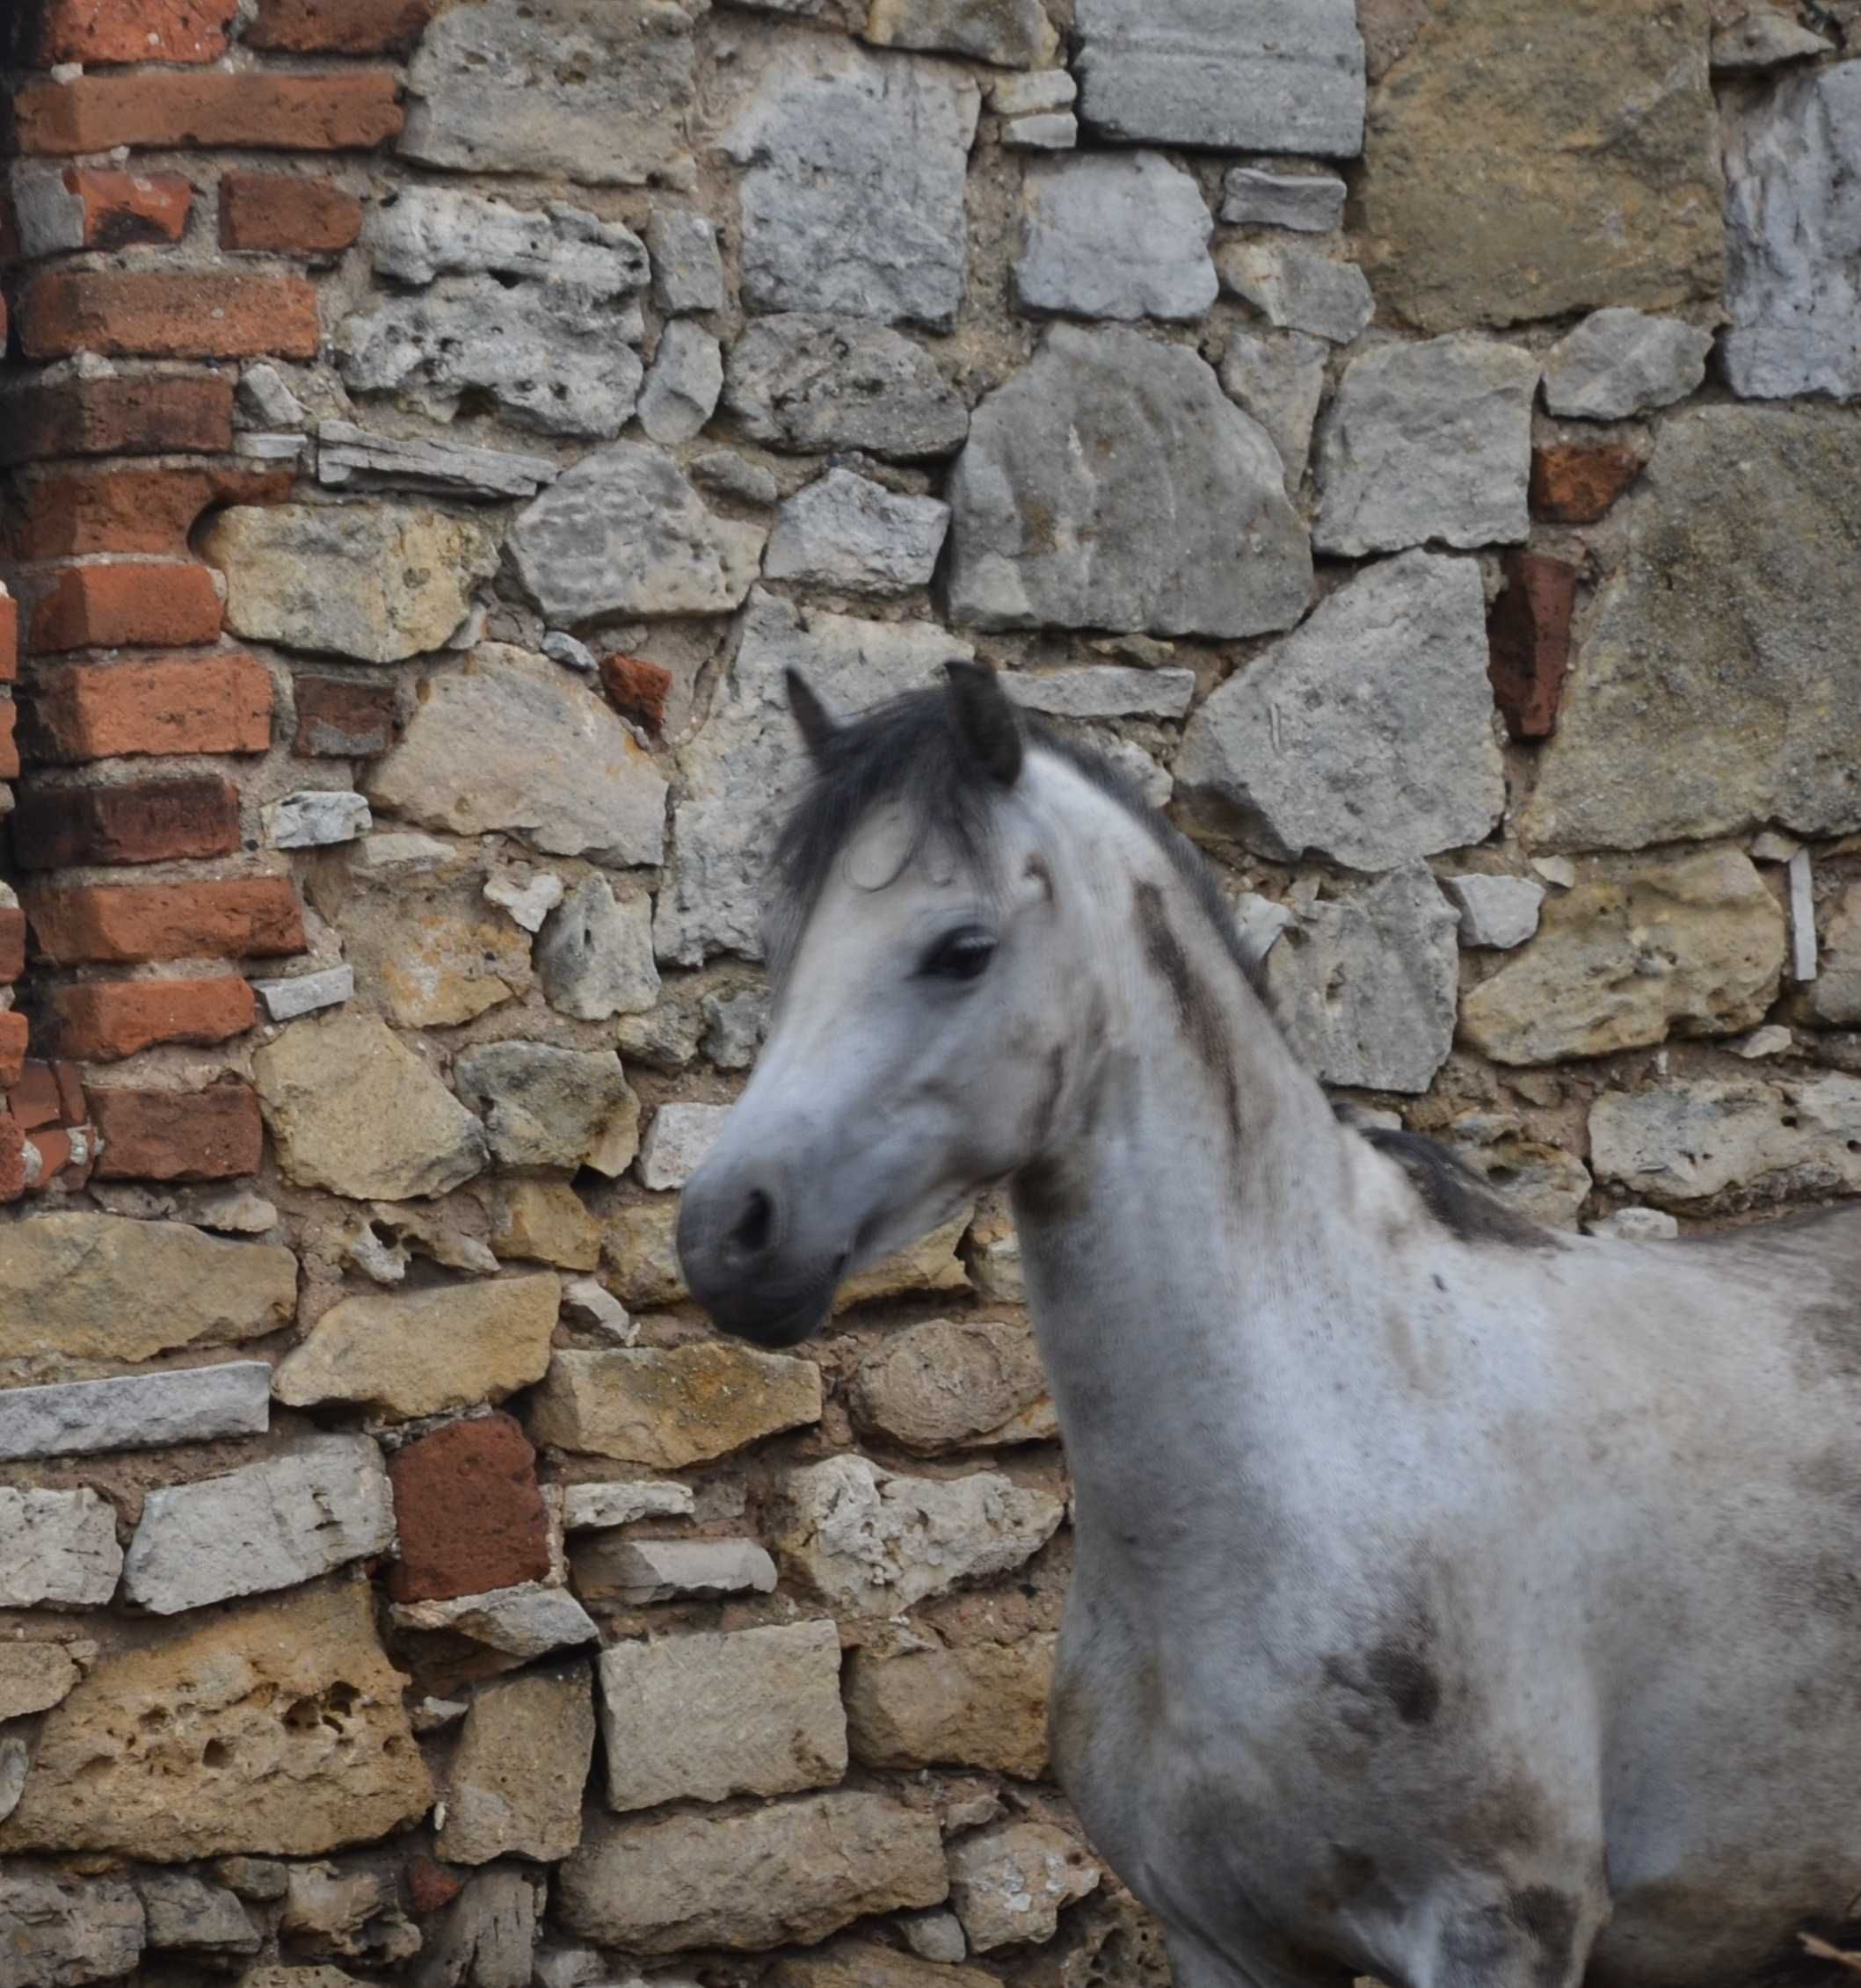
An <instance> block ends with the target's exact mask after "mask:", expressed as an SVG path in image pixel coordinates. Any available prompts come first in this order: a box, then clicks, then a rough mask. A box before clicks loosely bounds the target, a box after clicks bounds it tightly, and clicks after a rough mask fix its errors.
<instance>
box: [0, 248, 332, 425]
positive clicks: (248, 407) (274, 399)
mask: <svg viewBox="0 0 1861 1988" xmlns="http://www.w3.org/2000/svg"><path fill="white" fill-rule="evenodd" d="M28 252H30V251H28ZM233 405H234V407H235V408H236V410H238V412H239V413H240V414H241V415H242V416H244V417H245V418H246V419H248V420H250V421H253V422H256V423H257V424H258V425H259V426H260V427H263V428H270V429H273V430H279V429H287V428H301V427H302V425H303V424H304V423H305V422H306V421H307V420H308V419H309V416H308V415H307V414H306V413H305V412H304V404H303V403H302V401H301V400H299V399H298V397H297V395H295V394H294V393H293V392H292V391H291V389H290V388H289V387H287V385H286V384H285V380H284V375H283V374H281V373H280V372H279V370H278V368H277V367H276V366H270V365H267V364H266V363H265V360H263V359H260V360H258V362H257V363H256V364H255V365H252V366H247V367H246V368H245V370H244V372H243V373H242V374H240V375H239V386H238V389H237V391H236V393H235V394H234V395H233Z"/></svg>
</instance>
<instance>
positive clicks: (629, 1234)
mask: <svg viewBox="0 0 1861 1988" xmlns="http://www.w3.org/2000/svg"><path fill="white" fill-rule="evenodd" d="M678 1227H679V1202H678V1197H677V1196H676V1195H673V1194H656V1195H654V1196H653V1197H652V1198H651V1200H650V1201H623V1202H622V1204H621V1206H620V1207H619V1208H615V1209H614V1213H613V1214H612V1215H610V1216H609V1217H608V1218H607V1221H606V1222H605V1223H602V1225H601V1254H602V1257H603V1259H604V1260H605V1262H606V1263H607V1266H608V1268H609V1269H610V1270H611V1271H612V1272H613V1273H614V1274H613V1277H612V1279H611V1282H612V1286H613V1290H614V1296H616V1297H617V1298H619V1299H620V1301H621V1302H622V1304H625V1305H629V1306H631V1307H632V1308H633V1309H634V1310H639V1309H640V1308H641V1307H642V1306H643V1305H652V1304H677V1303H678V1302H680V1300H681V1299H683V1298H685V1297H686V1296H687V1295H689V1294H688V1293H687V1290H686V1288H685V1273H684V1272H683V1271H682V1270H680V1267H679V1248H678V1240H677V1237H678Z"/></svg>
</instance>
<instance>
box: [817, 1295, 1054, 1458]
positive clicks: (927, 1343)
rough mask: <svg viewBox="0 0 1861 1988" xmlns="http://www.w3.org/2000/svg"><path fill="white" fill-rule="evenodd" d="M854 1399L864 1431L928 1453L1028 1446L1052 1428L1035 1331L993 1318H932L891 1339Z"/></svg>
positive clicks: (869, 1361)
mask: <svg viewBox="0 0 1861 1988" xmlns="http://www.w3.org/2000/svg"><path fill="white" fill-rule="evenodd" d="M849 1398H850V1403H851V1406H852V1409H853V1413H854V1420H855V1421H856V1422H857V1423H858V1424H859V1425H860V1426H861V1428H862V1429H865V1430H868V1431H869V1432H872V1433H877V1434H879V1435H882V1436H886V1437H889V1438H890V1439H891V1440H892V1441H893V1442H896V1443H899V1444H902V1445H903V1446H904V1447H905V1448H906V1449H912V1450H917V1451H919V1452H920V1453H922V1454H923V1455H935V1454H936V1453H937V1452H938V1451H939V1450H943V1449H959V1448H963V1447H965V1446H968V1445H971V1444H985V1443H1000V1442H1016V1441H1021V1442H1025V1441H1028V1440H1032V1439H1033V1436H1034V1434H1035V1433H1036V1432H1038V1433H1050V1431H1051V1428H1052V1426H1053V1425H1052V1404H1051V1403H1050V1401H1048V1399H1047V1377H1046V1375H1045V1374H1044V1373H1043V1371H1042V1368H1041V1363H1040V1351H1039V1348H1038V1347H1037V1346H1036V1345H1035V1342H1034V1333H1033V1330H1032V1328H1031V1327H1029V1326H1027V1325H1011V1324H1003V1323H1002V1322H1001V1321H1000V1320H997V1319H992V1318H963V1319H955V1318H933V1319H929V1320H927V1321H926V1322H925V1324H921V1325H912V1326H908V1327H907V1328H906V1329H905V1331H902V1332H897V1333H893V1334H891V1336H889V1337H888V1338H887V1339H885V1340H884V1341H883V1344H882V1345H880V1346H879V1347H878V1348H877V1349H876V1351H875V1352H873V1353H869V1354H868V1355H867V1357H866V1358H865V1360H862V1361H861V1363H860V1368H859V1370H858V1372H857V1373H856V1374H855V1375H854V1378H853V1385H852V1388H851V1389H850V1390H849ZM1043 1409H1044V1411H1045V1412H1044V1413H1043V1412H1042V1411H1043Z"/></svg>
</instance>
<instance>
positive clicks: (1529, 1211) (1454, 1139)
mask: <svg viewBox="0 0 1861 1988" xmlns="http://www.w3.org/2000/svg"><path fill="white" fill-rule="evenodd" d="M1439 1136H1440V1138H1441V1140H1442V1143H1443V1144H1444V1145H1446V1146H1447V1147H1449V1148H1450V1150H1451V1151H1452V1152H1453V1154H1454V1157H1456V1158H1457V1159H1458V1160H1459V1161H1460V1162H1461V1163H1462V1164H1463V1165H1465V1166H1467V1167H1469V1168H1471V1169H1472V1172H1475V1173H1477V1174H1478V1175H1479V1177H1480V1179H1482V1180H1484V1181H1485V1182H1486V1183H1487V1186H1489V1187H1490V1188H1491V1189H1492V1190H1493V1192H1494V1194H1496V1195H1497V1196H1498V1197H1499V1199H1500V1200H1501V1201H1508V1202H1510V1203H1511V1205H1512V1206H1513V1207H1514V1208H1516V1209H1517V1210H1518V1211H1519V1213H1520V1214H1521V1215H1527V1216H1529V1217H1530V1219H1531V1220H1532V1221H1533V1222H1539V1223H1543V1224H1544V1225H1545V1227H1546V1228H1547V1229H1574V1228H1575V1227H1576V1225H1577V1215H1578V1214H1579V1212H1580V1211H1581V1208H1582V1206H1583V1203H1584V1202H1585V1201H1588V1198H1589V1190H1590V1187H1591V1186H1592V1185H1593V1183H1592V1181H1591V1179H1590V1174H1589V1169H1588V1167H1587V1166H1585V1165H1583V1163H1582V1161H1581V1160H1580V1159H1578V1158H1577V1157H1575V1156H1574V1154H1571V1153H1567V1152H1566V1151H1565V1150H1564V1149H1563V1148H1562V1147H1561V1146H1553V1145H1550V1144H1548V1143H1546V1142H1545V1141H1544V1140H1542V1139H1534V1138H1533V1137H1532V1136H1531V1135H1530V1133H1529V1132H1528V1131H1527V1130H1526V1129H1525V1126H1524V1121H1523V1120H1522V1119H1520V1118H1519V1117H1518V1116H1517V1115H1516V1114H1515V1113H1512V1112H1500V1111H1470V1112H1462V1113H1460V1114H1458V1117H1456V1118H1455V1119H1453V1120H1452V1121H1450V1123H1449V1124H1448V1125H1447V1126H1446V1127H1444V1128H1443V1130H1442V1132H1441V1134H1440V1135H1439Z"/></svg>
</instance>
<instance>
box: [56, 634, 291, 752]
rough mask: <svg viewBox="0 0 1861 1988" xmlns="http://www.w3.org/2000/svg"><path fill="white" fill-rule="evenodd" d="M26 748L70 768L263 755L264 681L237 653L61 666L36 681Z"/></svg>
mask: <svg viewBox="0 0 1861 1988" xmlns="http://www.w3.org/2000/svg"><path fill="white" fill-rule="evenodd" d="M25 742H26V749H27V751H30V752H31V753H32V754H33V756H34V758H40V759H52V760H60V761H63V762H65V763H67V764H75V763H76V762H78V761H81V760H85V759H110V758H127V757H129V756H131V755H132V754H135V753H144V752H161V753H175V752H263V751H265V748H266V747H267V746H269V745H270V744H271V743H272V679H271V678H270V677H269V676H268V675H267V674H266V672H265V666H264V665H263V664H261V663H259V662H258V660H257V659H256V658H255V657H251V656H248V655H246V653H245V652H244V650H243V649H222V650H220V651H218V652H217V653H215V654H214V655H211V656H155V657H147V658H145V659H143V660H142V661H139V662H134V663H107V664H92V663H78V664H67V665H66V666H65V667H64V668H62V669H57V670H47V671H45V672H44V673H43V674H41V675H40V678H39V679H38V681H37V683H36V685H35V686H34V688H33V696H32V698H31V700H29V701H28V703H27V705H26V722H25Z"/></svg>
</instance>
